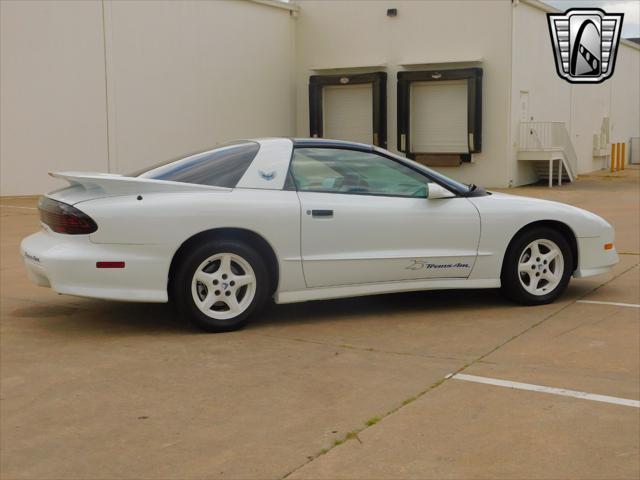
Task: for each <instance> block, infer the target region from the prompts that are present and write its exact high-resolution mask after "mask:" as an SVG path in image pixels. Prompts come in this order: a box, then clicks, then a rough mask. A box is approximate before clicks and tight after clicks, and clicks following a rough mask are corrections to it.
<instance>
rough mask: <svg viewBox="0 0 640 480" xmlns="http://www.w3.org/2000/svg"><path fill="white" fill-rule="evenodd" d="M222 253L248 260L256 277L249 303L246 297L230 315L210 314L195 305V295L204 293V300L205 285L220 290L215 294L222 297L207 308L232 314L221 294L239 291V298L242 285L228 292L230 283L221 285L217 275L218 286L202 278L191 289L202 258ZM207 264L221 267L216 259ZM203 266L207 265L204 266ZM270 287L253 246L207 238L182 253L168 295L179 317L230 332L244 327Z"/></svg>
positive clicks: (235, 266) (209, 329) (204, 327)
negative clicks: (241, 308)
mask: <svg viewBox="0 0 640 480" xmlns="http://www.w3.org/2000/svg"><path fill="white" fill-rule="evenodd" d="M223 254H232V255H235V256H237V257H240V258H241V259H242V260H244V261H245V262H246V263H248V264H249V266H250V267H251V269H252V270H253V275H254V277H255V284H254V285H253V290H252V291H253V298H252V299H251V300H250V303H248V298H247V303H248V305H247V306H246V308H244V309H243V310H242V311H241V312H240V313H239V314H238V315H235V316H232V317H230V318H213V317H211V316H209V315H207V314H205V313H204V312H203V311H202V310H201V309H200V307H198V305H197V304H196V300H195V298H194V295H196V294H197V295H199V296H200V295H203V296H204V297H205V298H204V299H205V300H206V295H208V294H209V292H208V289H211V293H213V292H214V291H216V292H220V294H221V295H220V296H219V297H216V298H220V299H221V301H219V302H216V303H215V304H214V305H212V306H211V307H210V309H208V311H209V312H212V313H211V315H221V314H222V315H224V314H226V315H233V312H232V311H231V307H229V306H226V304H225V303H224V302H225V301H226V298H229V297H226V298H225V297H224V295H231V294H232V295H234V297H235V296H236V295H239V296H240V298H242V294H243V292H242V291H241V290H242V287H238V292H237V294H236V292H235V291H234V293H231V292H230V291H229V292H227V291H226V289H229V288H231V287H229V283H227V282H224V283H225V286H224V287H222V286H220V285H222V283H221V278H222V277H221V276H220V277H219V278H220V279H216V281H217V282H218V283H217V284H216V285H218V286H215V285H213V284H209V283H206V284H205V283H204V282H203V283H196V285H197V287H196V290H197V293H195V294H194V293H192V282H193V279H194V275H195V273H196V270H197V269H199V267H200V266H201V265H202V264H203V262H205V261H206V260H207V259H209V258H210V257H212V256H215V255H223ZM237 257H232V258H237ZM207 265H212V268H216V267H217V268H220V267H219V265H220V264H219V263H218V264H217V265H216V262H215V261H214V262H211V263H208V264H207ZM231 265H232V267H231V268H232V269H235V271H236V272H237V271H238V270H239V269H240V270H242V266H241V264H240V263H237V262H235V261H232V262H231ZM205 268H209V267H208V266H207V267H205ZM202 272H204V270H202ZM204 273H206V272H204ZM218 274H219V275H222V274H221V273H219V272H214V273H213V275H218ZM225 278H226V277H225ZM212 281H213V280H212ZM245 288H247V290H245V291H244V293H245V294H247V291H249V290H248V289H249V288H250V287H245ZM223 289H224V291H223ZM269 291H270V285H269V274H268V271H267V267H266V265H265V263H264V261H263V260H262V258H261V257H260V255H259V254H258V253H257V251H256V249H254V248H253V247H252V246H251V245H250V244H248V243H245V242H239V241H231V240H210V241H206V242H203V243H201V244H200V245H198V246H197V247H196V248H194V249H192V250H190V251H189V252H187V253H186V254H184V255H182V257H181V259H180V263H179V264H178V265H177V268H176V270H175V273H174V275H173V278H172V279H171V297H172V300H173V302H174V303H175V306H176V308H177V310H178V312H179V313H180V314H181V316H182V317H184V318H186V319H187V320H189V321H190V322H191V323H192V324H194V325H195V326H196V327H198V328H200V329H202V330H205V331H207V332H230V331H234V330H239V329H241V328H243V327H244V326H245V325H246V324H247V323H248V321H249V319H250V317H251V315H252V314H253V313H254V311H255V310H256V309H258V308H260V307H261V306H262V304H263V303H264V301H265V300H266V298H267V295H268V293H269ZM204 292H206V293H204ZM236 298H237V297H236ZM201 300H202V299H201ZM225 306H226V308H228V311H226V312H225V311H224V310H223V309H224V308H225ZM203 308H204V307H203ZM215 309H220V310H221V312H218V311H216V310H215ZM212 310H213V311H212Z"/></svg>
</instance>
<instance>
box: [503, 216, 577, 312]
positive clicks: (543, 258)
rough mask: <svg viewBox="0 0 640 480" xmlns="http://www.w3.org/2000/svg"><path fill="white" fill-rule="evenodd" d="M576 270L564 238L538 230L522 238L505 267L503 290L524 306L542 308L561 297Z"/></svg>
mask: <svg viewBox="0 0 640 480" xmlns="http://www.w3.org/2000/svg"><path fill="white" fill-rule="evenodd" d="M572 270H573V256H572V254H571V248H570V247H569V244H568V243H567V240H566V239H565V238H564V236H563V235H561V234H560V233H558V232H557V231H556V230H553V229H550V228H536V229H532V230H530V231H528V232H524V233H523V234H521V235H519V236H518V237H517V238H516V239H515V240H514V242H513V244H512V245H511V247H510V248H509V251H508V252H507V255H506V257H505V259H504V265H503V267H502V276H501V281H502V290H503V292H504V293H505V294H506V296H507V297H509V298H511V299H512V300H514V301H516V302H518V303H522V304H524V305H542V304H545V303H551V302H553V301H554V300H555V299H556V298H558V297H559V296H560V295H561V294H562V293H563V292H564V290H565V289H566V288H567V285H568V284H569V278H570V277H571V272H572Z"/></svg>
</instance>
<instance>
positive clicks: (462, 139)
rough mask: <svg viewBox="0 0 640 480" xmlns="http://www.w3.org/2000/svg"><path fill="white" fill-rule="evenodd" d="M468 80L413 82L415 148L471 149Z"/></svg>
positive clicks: (428, 150)
mask: <svg viewBox="0 0 640 480" xmlns="http://www.w3.org/2000/svg"><path fill="white" fill-rule="evenodd" d="M467 88H468V87H467V81H466V80H447V81H442V82H438V81H429V82H415V83H412V84H411V107H410V109H411V122H410V123H411V127H410V128H411V135H410V138H411V151H412V152H420V153H468V152H469V140H468V138H467V137H468V133H469V130H468V120H467V115H468V105H467Z"/></svg>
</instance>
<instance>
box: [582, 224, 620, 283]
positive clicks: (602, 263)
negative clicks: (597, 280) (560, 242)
mask: <svg viewBox="0 0 640 480" xmlns="http://www.w3.org/2000/svg"><path fill="white" fill-rule="evenodd" d="M613 240H614V239H613V231H610V232H607V233H606V234H604V235H602V236H599V237H582V238H578V239H577V242H578V268H577V269H576V271H575V272H573V276H574V277H576V278H583V277H591V276H593V275H599V274H601V273H606V272H608V271H609V270H611V267H613V266H614V265H615V264H616V263H618V261H619V258H618V253H617V252H616V249H615V248H612V249H611V250H605V249H604V245H605V244H606V243H613Z"/></svg>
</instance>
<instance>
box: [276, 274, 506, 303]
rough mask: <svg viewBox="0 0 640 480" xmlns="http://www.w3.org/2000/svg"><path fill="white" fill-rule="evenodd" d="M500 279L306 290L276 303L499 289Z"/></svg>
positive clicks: (285, 294)
mask: <svg viewBox="0 0 640 480" xmlns="http://www.w3.org/2000/svg"><path fill="white" fill-rule="evenodd" d="M499 287H500V279H497V278H496V279H466V278H443V279H440V278H439V279H430V280H413V281H409V282H405V281H403V282H386V283H367V284H363V285H343V286H339V287H322V288H306V289H304V290H295V291H291V292H278V293H276V295H275V297H274V300H275V302H276V303H296V302H308V301H310V300H328V299H331V298H345V297H361V296H364V295H376V294H381V293H396V292H415V291H419V290H448V289H469V288H499Z"/></svg>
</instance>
